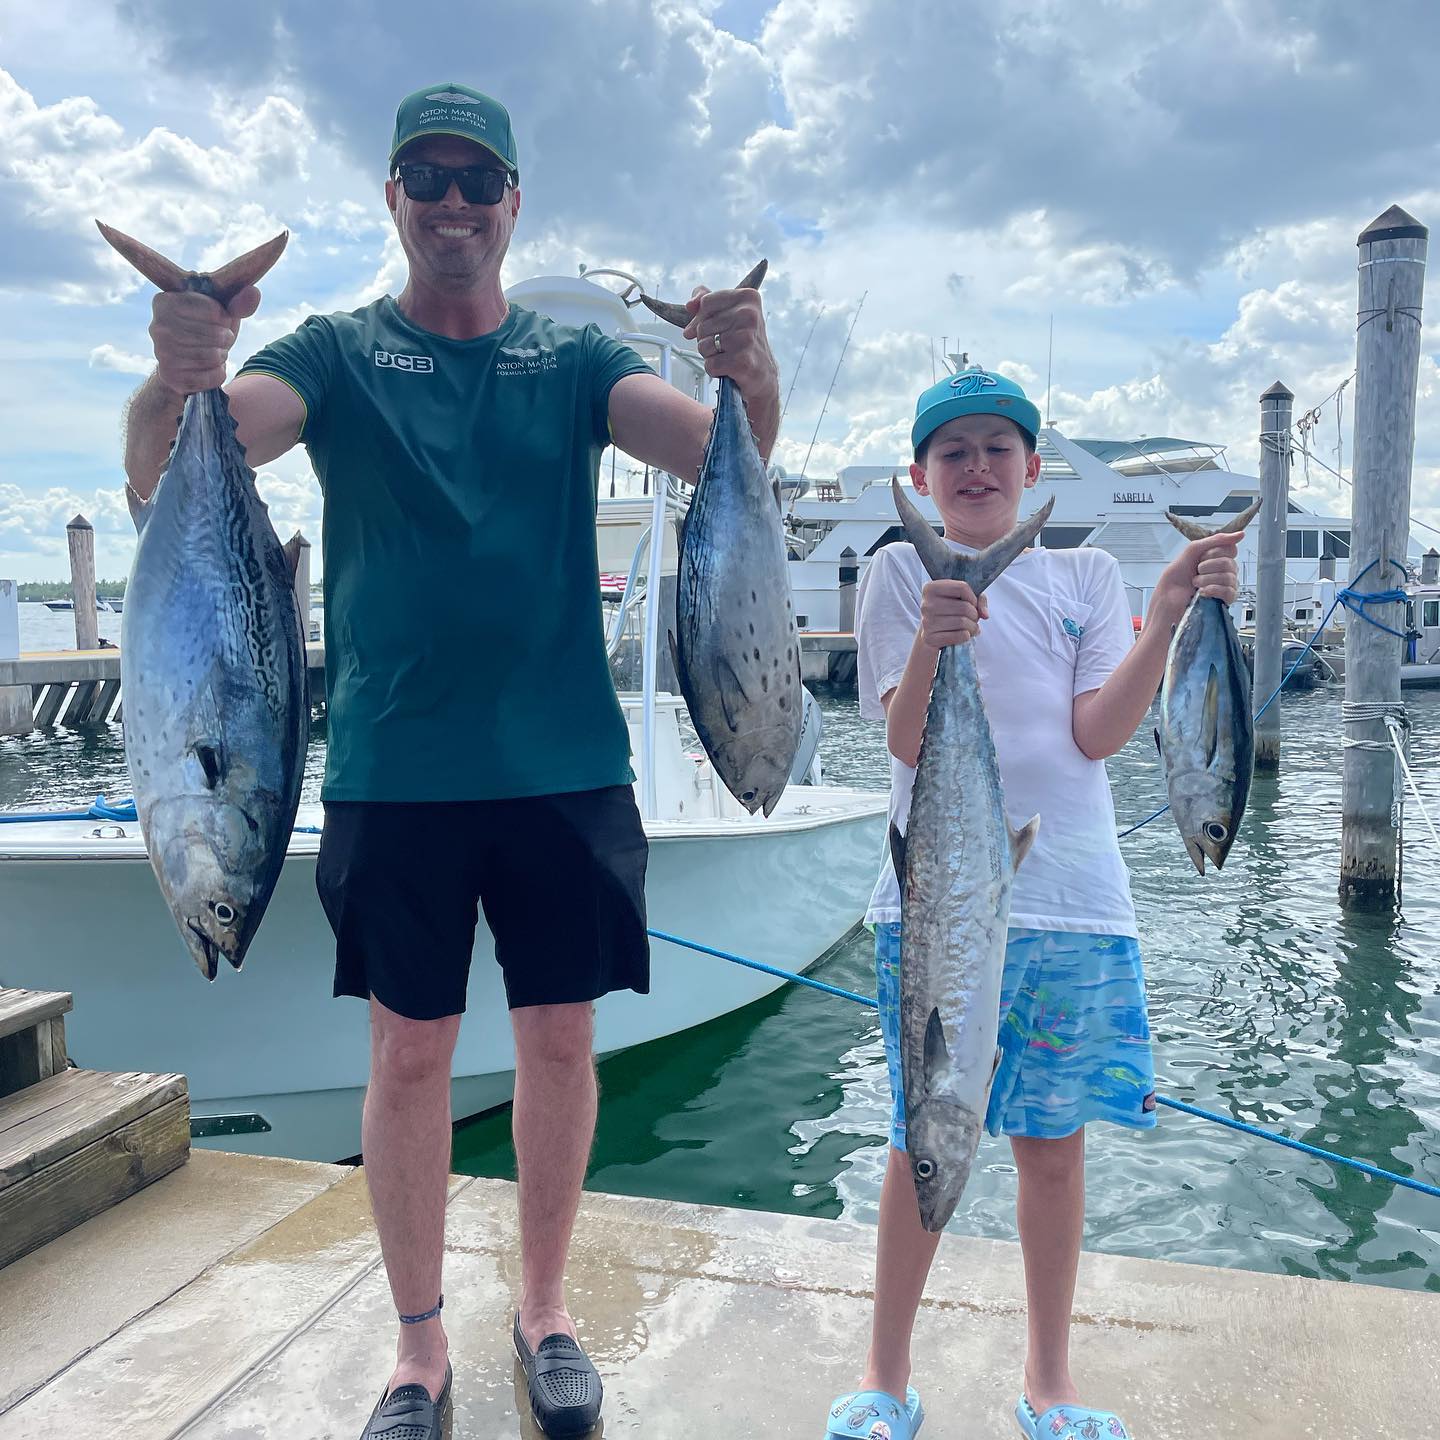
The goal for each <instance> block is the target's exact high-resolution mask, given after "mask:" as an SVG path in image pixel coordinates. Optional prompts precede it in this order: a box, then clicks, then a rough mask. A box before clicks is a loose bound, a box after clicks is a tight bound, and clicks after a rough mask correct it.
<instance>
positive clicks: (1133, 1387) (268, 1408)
mask: <svg viewBox="0 0 1440 1440" xmlns="http://www.w3.org/2000/svg"><path fill="white" fill-rule="evenodd" d="M874 1245H875V1232H874V1230H873V1229H872V1228H870V1227H868V1226H863V1225H852V1224H847V1223H845V1222H842V1221H823V1220H820V1221H817V1220H802V1219H795V1218H790V1217H785V1216H778V1215H769V1214H761V1213H757V1212H750V1211H739V1210H721V1209H712V1208H706V1207H701V1206H692V1205H680V1204H674V1203H670V1202H665V1201H653V1200H636V1199H628V1198H623V1197H618V1196H609V1195H598V1194H587V1195H586V1196H585V1199H584V1203H583V1205H582V1208H581V1212H580V1219H579V1223H578V1225H577V1227H576V1234H575V1244H574V1249H573V1253H572V1260H571V1267H570V1296H571V1304H572V1308H573V1309H574V1310H575V1312H576V1314H577V1316H578V1317H579V1319H580V1325H581V1335H582V1338H583V1340H584V1341H585V1342H586V1345H587V1347H588V1349H589V1351H590V1354H591V1355H592V1357H593V1358H594V1360H595V1362H596V1364H597V1365H598V1367H599V1369H600V1372H601V1374H602V1376H603V1377H604V1380H605V1386H606V1402H605V1417H604V1422H603V1430H604V1432H605V1433H607V1434H609V1435H611V1436H617V1435H647V1436H655V1437H665V1440H681V1437H709V1436H715V1437H727V1440H728V1437H739V1436H747V1437H748V1436H757V1437H758V1436H765V1437H775V1440H781V1437H792V1436H793V1437H797V1440H819V1436H820V1435H821V1434H822V1432H823V1425H824V1420H825V1416H826V1410H827V1406H828V1404H829V1402H830V1399H831V1397H832V1395H833V1394H834V1393H835V1392H836V1391H837V1390H840V1389H842V1388H849V1387H850V1386H851V1385H853V1383H854V1382H855V1380H856V1378H857V1367H858V1366H859V1365H860V1363H861V1361H862V1359H863V1356H864V1353H865V1346H866V1340H867V1335H868V1326H869V1317H870V1299H871V1284H872V1279H873V1270H874ZM518 1274H519V1267H518V1263H517V1237H516V1220H515V1192H514V1187H513V1186H511V1185H508V1184H506V1183H504V1182H501V1181H491V1180H474V1179H470V1178H467V1177H463V1176H457V1177H455V1178H454V1180H453V1182H452V1190H451V1199H450V1211H449V1225H448V1255H447V1259H446V1281H445V1288H446V1301H445V1319H446V1324H447V1329H448V1332H449V1336H450V1342H451V1347H452V1355H453V1357H454V1362H455V1387H454V1402H455V1403H454V1425H453V1434H454V1436H455V1437H456V1440H459V1437H461V1436H477V1437H486V1440H490V1437H496V1436H506V1437H508V1436H522V1437H534V1436H536V1435H538V1433H539V1432H538V1431H537V1430H536V1429H535V1428H534V1425H533V1423H532V1421H531V1419H530V1416H529V1411H528V1406H527V1405H526V1404H525V1403H524V1392H523V1388H521V1387H520V1386H519V1385H518V1384H517V1378H518V1377H517V1366H516V1364H515V1361H514V1355H513V1352H512V1351H511V1349H510V1338H509V1326H510V1317H511V1313H512V1306H513V1303H514V1296H515V1293H516V1287H517V1284H518ZM1075 1322H1076V1323H1075V1331H1074V1363H1075V1369H1076V1373H1077V1376H1078V1377H1082V1383H1083V1384H1085V1385H1086V1387H1087V1391H1088V1394H1089V1397H1090V1400H1091V1403H1093V1404H1096V1405H1104V1406H1107V1407H1109V1408H1113V1409H1115V1410H1116V1411H1118V1412H1119V1413H1120V1414H1121V1415H1122V1416H1124V1417H1125V1419H1126V1422H1127V1424H1128V1425H1129V1426H1130V1428H1131V1432H1132V1433H1133V1434H1134V1435H1135V1436H1137V1437H1138V1440H1211V1437H1216V1440H1224V1437H1237V1440H1238V1437H1245V1440H1294V1437H1298V1436H1316V1437H1322V1436H1323V1437H1324V1440H1383V1437H1392V1436H1393V1437H1395V1440H1401V1437H1404V1440H1418V1437H1420V1436H1424V1435H1440V1419H1437V1418H1436V1407H1435V1397H1436V1396H1437V1395H1440V1295H1435V1294H1417V1293H1410V1292H1405V1291H1399V1290H1390V1289H1385V1288H1383V1287H1380V1286H1369V1285H1356V1284H1344V1283H1337V1282H1330V1281H1312V1280H1297V1279H1289V1278H1284V1277H1280V1276H1271V1275H1258V1274H1254V1273H1251V1272H1248V1271H1242V1270H1222V1269H1210V1268H1206V1267H1201V1266H1186V1265H1174V1264H1168V1263H1163V1262H1159V1261H1149V1260H1131V1259H1123V1258H1118V1257H1113V1256H1104V1255H1094V1254H1087V1255H1085V1256H1084V1258H1083V1260H1082V1263H1081V1270H1080V1284H1079V1292H1078V1294H1077V1298H1076V1315H1075ZM1024 1334H1025V1321H1024V1291H1023V1285H1022V1277H1021V1270H1020V1256H1019V1250H1018V1247H1016V1246H1015V1245H1013V1244H1009V1243H1003V1242H998V1241H981V1240H971V1239H965V1238H962V1237H956V1236H947V1237H946V1238H945V1240H944V1241H943V1242H942V1244H941V1247H940V1254H939V1258H938V1260H937V1263H936V1268H935V1271H934V1273H933V1275H932V1277H931V1283H930V1287H929V1291H928V1293H927V1296H926V1300H925V1305H924V1308H923V1310H922V1312H921V1315H920V1320H919V1324H918V1326H917V1334H916V1371H917V1373H916V1379H917V1383H918V1384H919V1386H920V1387H921V1390H922V1394H923V1395H924V1397H925V1401H926V1405H927V1408H928V1410H929V1419H928V1420H927V1422H926V1425H925V1429H924V1432H923V1433H924V1436H925V1440H959V1437H965V1440H972V1437H981V1436H983V1437H1003V1436H1007V1435H1013V1434H1016V1433H1018V1432H1016V1430H1015V1427H1014V1422H1013V1420H1012V1419H1011V1418H1010V1411H1011V1407H1012V1406H1013V1404H1014V1400H1015V1395H1016V1391H1017V1386H1018V1383H1019V1366H1020V1362H1021V1356H1022V1351H1023V1345H1024ZM392 1347H393V1312H392V1309H391V1305H390V1296H389V1291H388V1288H387V1286H386V1283H385V1273H384V1269H383V1266H382V1264H381V1261H380V1253H379V1246H378V1244H377V1242H376V1239H375V1234H374V1229H373V1226H372V1222H371V1216H370V1208H369V1201H368V1196H367V1192H366V1189H365V1177H364V1172H363V1171H360V1170H348V1169H345V1168H343V1167H337V1166H329V1165H316V1164H309V1163H304V1162H298V1161H289V1160H272V1159H266V1158H262V1157H256V1156H237V1155H225V1154H218V1153H215V1152H213V1151H197V1152H196V1153H195V1154H194V1155H193V1156H192V1158H191V1160H190V1162H189V1164H187V1165H186V1166H184V1167H183V1169H181V1170H178V1171H176V1172H175V1173H174V1174H172V1175H170V1176H167V1177H166V1178H165V1179H163V1180H160V1181H157V1182H156V1183H155V1184H154V1185H152V1186H150V1187H149V1188H148V1189H146V1190H144V1191H142V1192H141V1193H140V1194H139V1195H136V1196H134V1197H132V1198H131V1199H129V1200H127V1201H125V1202H124V1203H123V1204H121V1205H119V1206H117V1207H116V1208H115V1209H113V1210H111V1211H109V1212H107V1213H106V1214H104V1215H102V1216H99V1217H97V1218H96V1219H94V1220H91V1221H89V1222H87V1223H86V1224H85V1225H83V1226H81V1227H80V1228H79V1229H76V1230H73V1231H71V1232H70V1233H69V1234H66V1235H64V1236H61V1237H60V1238H59V1239H57V1240H54V1241H52V1242H51V1243H50V1244H49V1245H47V1246H46V1247H45V1248H44V1249H42V1250H39V1251H37V1252H35V1253H34V1254H32V1255H29V1256H27V1257H25V1258H24V1259H22V1260H19V1261H17V1262H15V1263H14V1264H13V1265H11V1266H9V1267H8V1268H7V1269H5V1270H3V1271H0V1440H42V1437H43V1440H54V1437H57V1436H60V1437H66V1440H70V1437H75V1440H80V1437H85V1440H90V1437H100V1436H121V1435H123V1436H125V1437H126V1440H160V1437H178V1436H182V1435H183V1436H185V1437H187V1440H221V1437H224V1440H262V1437H265V1440H279V1437H282V1436H284V1437H291V1436H297V1437H298V1436H305V1437H307V1440H332V1437H333V1440H355V1437H358V1435H359V1433H360V1430H361V1428H362V1427H363V1425H364V1423H365V1420H366V1418H367V1416H368V1414H369V1412H370V1409H371V1407H372V1405H373V1404H374V1402H375V1399H376V1397H377V1395H378V1393H379V1387H380V1386H381V1384H383V1382H384V1380H385V1378H386V1377H387V1375H388V1373H389V1367H390V1362H391V1360H392V1358H393V1348H392ZM596 1433H597V1434H598V1433H600V1432H599V1431H597V1432H596Z"/></svg>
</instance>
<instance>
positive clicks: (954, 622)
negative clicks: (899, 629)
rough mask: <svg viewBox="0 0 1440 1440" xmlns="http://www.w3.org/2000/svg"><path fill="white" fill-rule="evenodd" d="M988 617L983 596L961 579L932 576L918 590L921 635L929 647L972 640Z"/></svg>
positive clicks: (987, 608) (938, 648) (939, 646)
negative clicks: (932, 578)
mask: <svg viewBox="0 0 1440 1440" xmlns="http://www.w3.org/2000/svg"><path fill="white" fill-rule="evenodd" d="M989 618H990V608H989V606H988V605H987V604H986V602H985V597H984V596H983V595H981V596H979V597H977V596H976V594H975V592H974V591H973V590H972V589H971V588H970V586H969V584H968V583H967V582H966V581H964V580H931V581H930V582H929V584H927V585H926V586H924V588H923V589H922V590H921V591H920V638H921V640H922V641H923V642H924V643H925V644H926V645H928V646H929V647H930V648H931V649H932V650H943V649H944V648H945V647H946V646H947V645H963V644H964V643H965V642H966V641H967V640H973V639H974V638H975V636H976V635H977V634H979V632H980V622H981V621H982V620H988V619H989Z"/></svg>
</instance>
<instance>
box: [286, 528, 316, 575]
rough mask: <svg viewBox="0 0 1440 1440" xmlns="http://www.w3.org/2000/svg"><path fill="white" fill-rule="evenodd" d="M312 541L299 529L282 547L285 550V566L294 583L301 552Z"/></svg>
mask: <svg viewBox="0 0 1440 1440" xmlns="http://www.w3.org/2000/svg"><path fill="white" fill-rule="evenodd" d="M309 543H310V542H309V541H308V540H307V539H306V538H305V537H304V536H303V535H302V534H301V533H300V532H299V531H298V530H297V531H296V532H295V533H294V534H293V535H292V536H291V537H290V538H289V539H288V540H287V541H286V542H285V543H284V544H283V545H282V546H281V547H280V548H281V549H282V550H283V551H284V552H285V567H286V569H288V570H289V571H290V580H291V582H292V583H293V582H294V580H295V573H296V571H298V570H299V568H300V552H301V551H302V550H304V548H305V547H306V546H307V545H308V544H309Z"/></svg>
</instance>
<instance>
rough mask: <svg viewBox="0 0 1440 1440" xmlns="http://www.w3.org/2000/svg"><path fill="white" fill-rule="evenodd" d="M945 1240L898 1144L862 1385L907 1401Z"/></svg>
mask: <svg viewBox="0 0 1440 1440" xmlns="http://www.w3.org/2000/svg"><path fill="white" fill-rule="evenodd" d="M939 1243H940V1237H939V1235H932V1234H931V1233H930V1232H929V1231H928V1230H927V1229H926V1228H925V1227H924V1226H923V1225H922V1224H921V1223H920V1209H919V1206H918V1204H917V1202H916V1200H915V1181H914V1178H913V1177H912V1176H911V1174H910V1160H909V1157H908V1156H907V1155H906V1154H905V1152H904V1151H903V1150H897V1149H896V1148H895V1147H894V1146H893V1145H892V1146H891V1147H890V1162H889V1164H888V1165H887V1166H886V1167H885V1184H884V1187H883V1188H882V1189H881V1192H880V1224H879V1237H878V1239H877V1241H876V1247H875V1313H874V1317H873V1319H872V1321H871V1327H870V1356H869V1359H868V1360H867V1361H866V1364H865V1379H864V1380H863V1382H862V1383H861V1389H864V1390H883V1391H885V1393H886V1394H887V1395H894V1396H895V1397H896V1398H897V1399H899V1400H902V1401H903V1400H904V1398H905V1387H906V1386H907V1385H908V1384H909V1383H910V1334H911V1331H913V1330H914V1328H915V1316H916V1313H917V1312H918V1311H919V1309H920V1300H921V1297H922V1296H923V1295H924V1293H925V1278H926V1276H928V1275H929V1273H930V1265H931V1263H932V1262H933V1260H934V1259H935V1247H936V1246H937V1245H938V1244H939Z"/></svg>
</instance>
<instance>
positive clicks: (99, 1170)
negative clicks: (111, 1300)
mask: <svg viewBox="0 0 1440 1440" xmlns="http://www.w3.org/2000/svg"><path fill="white" fill-rule="evenodd" d="M71 1073H72V1074H78V1073H83V1072H78V1071H72V1072H71ZM175 1078H178V1077H175ZM182 1087H183V1082H182ZM189 1153H190V1099H189V1096H188V1095H187V1094H184V1093H181V1094H180V1095H178V1096H176V1097H175V1098H173V1099H171V1100H169V1101H167V1102H166V1103H164V1104H162V1105H160V1106H158V1108H154V1109H150V1110H148V1111H146V1113H144V1114H142V1115H139V1116H137V1117H136V1118H135V1119H133V1120H131V1121H130V1122H129V1123H128V1124H124V1125H121V1126H120V1127H119V1128H117V1129H113V1130H110V1131H109V1132H108V1133H106V1134H104V1135H101V1136H99V1137H98V1138H97V1139H95V1140H94V1141H92V1142H91V1143H90V1144H88V1145H85V1146H83V1147H82V1148H80V1149H78V1150H72V1151H70V1152H69V1153H68V1154H66V1155H64V1156H63V1158H61V1159H59V1160H56V1161H55V1162H54V1163H53V1164H50V1165H47V1166H46V1167H45V1168H44V1169H43V1170H39V1171H37V1172H35V1173H34V1174H32V1175H29V1176H28V1177H27V1178H26V1179H25V1180H23V1181H22V1182H21V1183H19V1184H14V1185H10V1186H9V1187H8V1188H4V1189H0V1266H4V1265H8V1264H9V1263H10V1261H12V1260H18V1259H19V1258H20V1256H22V1255H26V1254H28V1253H29V1252H30V1251H31V1250H34V1249H37V1248H38V1247H39V1246H41V1245H43V1244H45V1242H46V1241H47V1240H53V1239H54V1238H55V1236H57V1235H62V1234H64V1233H65V1231H67V1230H70V1229H73V1228H74V1227H75V1226H76V1225H79V1224H81V1223H82V1222H83V1221H85V1220H89V1219H90V1218H91V1217H92V1216H95V1215H99V1214H100V1213H101V1212H102V1211H105V1210H108V1209H109V1208H110V1207H111V1206H112V1205H115V1204H118V1203H119V1201H121V1200H123V1199H125V1198H126V1197H127V1196H129V1195H133V1194H134V1193H135V1192H136V1191H137V1190H140V1189H143V1188H144V1187H145V1186H146V1185H149V1184H150V1183H151V1182H152V1181H155V1180H158V1179H160V1177H161V1176H162V1175H168V1174H169V1173H170V1172H171V1171H172V1170H174V1169H176V1168H178V1167H179V1166H181V1165H183V1164H184V1163H185V1159H186V1157H187V1156H188V1155H189Z"/></svg>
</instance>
